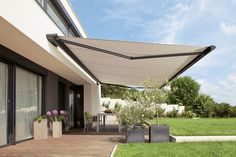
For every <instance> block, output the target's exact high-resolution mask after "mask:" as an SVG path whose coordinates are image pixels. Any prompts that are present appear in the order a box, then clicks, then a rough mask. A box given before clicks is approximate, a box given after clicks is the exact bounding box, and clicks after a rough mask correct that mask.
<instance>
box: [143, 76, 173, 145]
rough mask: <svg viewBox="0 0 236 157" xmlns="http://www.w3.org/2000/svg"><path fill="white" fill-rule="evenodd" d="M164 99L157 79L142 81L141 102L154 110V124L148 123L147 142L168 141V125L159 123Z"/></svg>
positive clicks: (164, 96)
mask: <svg viewBox="0 0 236 157" xmlns="http://www.w3.org/2000/svg"><path fill="white" fill-rule="evenodd" d="M165 100H166V92H165V90H164V89H160V88H159V85H158V83H157V81H155V80H152V79H148V80H146V81H145V83H144V90H143V92H142V94H141V97H140V98H139V101H140V102H141V104H143V105H144V107H145V108H147V109H152V110H154V112H155V116H156V124H150V125H149V142H168V141H169V126H167V125H160V123H159V112H158V111H160V110H161V108H160V106H161V103H162V102H164V101H165Z"/></svg>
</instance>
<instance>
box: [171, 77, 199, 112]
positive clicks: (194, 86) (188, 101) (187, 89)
mask: <svg viewBox="0 0 236 157" xmlns="http://www.w3.org/2000/svg"><path fill="white" fill-rule="evenodd" d="M170 88H171V92H170V93H169V96H168V99H169V102H170V103H174V104H179V103H181V104H183V105H184V106H187V107H189V108H190V109H192V108H193V107H194V105H195V103H196V99H197V97H198V93H199V89H200V85H199V84H198V83H197V82H196V81H195V80H193V79H192V78H191V77H189V76H184V77H178V78H176V79H175V80H173V81H172V82H171V83H170Z"/></svg>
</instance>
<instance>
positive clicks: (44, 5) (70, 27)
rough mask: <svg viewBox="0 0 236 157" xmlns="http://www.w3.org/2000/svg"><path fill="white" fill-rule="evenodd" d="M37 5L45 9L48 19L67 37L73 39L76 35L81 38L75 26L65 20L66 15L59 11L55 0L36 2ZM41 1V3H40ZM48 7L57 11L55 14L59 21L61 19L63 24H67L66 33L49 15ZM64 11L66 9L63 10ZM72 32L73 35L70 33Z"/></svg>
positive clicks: (37, 0) (38, 0)
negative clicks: (50, 6)
mask: <svg viewBox="0 0 236 157" xmlns="http://www.w3.org/2000/svg"><path fill="white" fill-rule="evenodd" d="M35 1H36V3H38V5H39V6H40V7H41V8H42V9H43V11H44V12H45V13H46V14H47V15H48V17H49V18H50V19H51V20H52V21H53V23H54V24H55V25H56V26H57V27H58V29H59V30H60V31H61V32H62V33H63V34H64V35H65V36H66V37H71V36H73V35H74V37H80V33H79V32H78V31H77V29H76V28H75V27H74V26H73V24H71V23H69V22H68V20H67V19H66V18H65V15H63V13H61V10H60V9H59V7H58V5H56V4H55V3H58V2H56V1H53V0H35ZM40 1H41V2H40ZM47 5H52V7H53V8H52V9H55V10H56V12H55V14H56V15H57V17H58V18H59V19H61V22H62V23H64V24H65V27H66V32H64V31H63V30H62V29H61V28H60V26H59V24H58V23H57V22H56V21H55V20H54V19H53V17H52V16H51V15H50V14H49V13H48V8H47ZM62 10H64V9H62ZM70 32H72V33H70Z"/></svg>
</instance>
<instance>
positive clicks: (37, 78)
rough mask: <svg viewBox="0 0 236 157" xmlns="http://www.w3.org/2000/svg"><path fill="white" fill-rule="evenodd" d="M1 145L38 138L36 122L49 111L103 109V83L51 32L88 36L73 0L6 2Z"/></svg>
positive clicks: (73, 116) (0, 63)
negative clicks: (57, 43)
mask: <svg viewBox="0 0 236 157" xmlns="http://www.w3.org/2000/svg"><path fill="white" fill-rule="evenodd" d="M0 16H1V17H0V128H1V129H0V145H6V144H12V143H14V142H18V141H22V140H25V139H28V138H32V120H33V119H34V118H35V117H36V115H39V114H41V113H45V112H46V111H48V110H53V109H62V110H67V111H69V113H70V125H71V127H73V126H77V124H78V123H77V121H81V125H83V123H82V122H83V112H84V110H85V111H90V112H93V113H94V114H95V113H97V110H98V107H99V105H100V104H99V102H100V85H97V83H96V81H94V80H93V78H91V77H90V76H89V75H88V74H87V73H86V72H85V71H84V70H83V69H82V68H81V67H80V66H78V65H77V64H76V63H75V62H73V61H72V60H71V58H70V57H69V56H68V55H67V54H66V53H64V52H63V51H61V50H60V49H57V48H56V47H54V46H53V45H52V44H51V43H50V42H48V40H47V38H46V34H50V33H57V34H58V35H61V36H73V37H82V38H87V35H86V33H85V31H84V30H83V27H82V26H81V24H80V22H79V20H78V19H77V18H76V15H75V13H74V12H73V10H72V8H71V6H70V4H69V3H68V1H67V0H61V1H56V0H55V1H45V0H23V1H18V0H15V1H14V0H5V1H1V2H0Z"/></svg>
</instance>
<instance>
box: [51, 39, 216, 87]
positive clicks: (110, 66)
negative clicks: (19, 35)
mask: <svg viewBox="0 0 236 157" xmlns="http://www.w3.org/2000/svg"><path fill="white" fill-rule="evenodd" d="M47 37H48V40H49V41H50V42H51V43H53V44H54V45H57V46H60V47H61V48H62V49H63V50H65V51H67V53H68V54H69V55H70V56H71V57H72V58H73V59H75V60H77V62H78V63H79V64H81V65H82V67H84V68H85V69H86V70H87V71H88V72H89V73H90V74H91V75H93V77H94V78H95V79H96V80H97V81H99V82H100V83H106V84H115V85H124V86H140V85H142V83H143V82H144V80H145V79H146V78H148V77H149V78H155V79H156V80H158V82H159V84H160V86H162V85H164V84H165V83H166V82H167V81H169V80H171V79H173V78H174V77H176V76H178V75H179V74H181V73H182V72H184V71H185V70H187V69H188V68H189V67H190V66H192V65H193V64H194V63H196V62H197V61H199V60H200V59H201V58H202V57H203V56H205V55H206V54H208V53H209V52H210V51H212V50H213V49H214V48H215V47H214V46H207V47H204V46H186V45H167V44H155V43H143V42H127V41H114V40H101V39H89V38H67V37H58V36H55V35H48V36H47Z"/></svg>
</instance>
